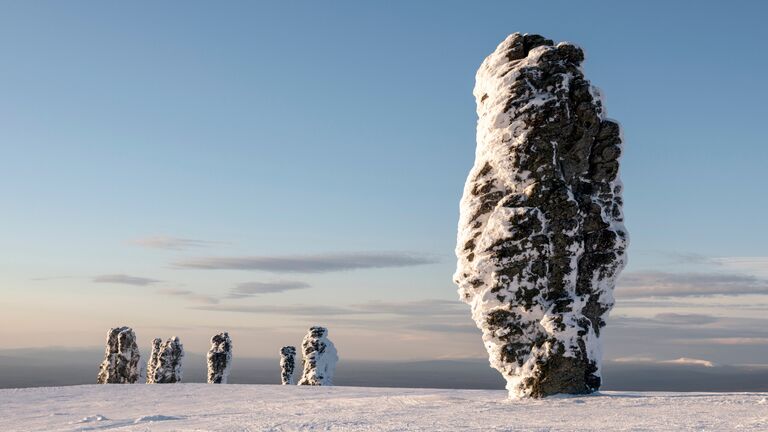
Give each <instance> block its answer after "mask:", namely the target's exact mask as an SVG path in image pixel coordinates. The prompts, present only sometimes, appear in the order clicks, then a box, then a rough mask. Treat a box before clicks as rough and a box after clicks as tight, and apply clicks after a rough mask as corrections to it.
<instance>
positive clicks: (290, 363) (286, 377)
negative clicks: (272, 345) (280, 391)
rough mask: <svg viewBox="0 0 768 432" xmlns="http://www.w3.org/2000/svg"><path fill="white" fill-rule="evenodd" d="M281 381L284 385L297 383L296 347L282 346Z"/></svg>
mask: <svg viewBox="0 0 768 432" xmlns="http://www.w3.org/2000/svg"><path fill="white" fill-rule="evenodd" d="M280 382H282V383H283V385H294V384H296V347H295V346H284V347H282V348H280Z"/></svg>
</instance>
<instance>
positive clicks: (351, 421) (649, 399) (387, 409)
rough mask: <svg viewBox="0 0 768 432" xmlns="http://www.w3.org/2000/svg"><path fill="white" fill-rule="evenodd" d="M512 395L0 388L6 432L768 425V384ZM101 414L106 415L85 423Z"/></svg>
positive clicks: (746, 431) (590, 430)
mask: <svg viewBox="0 0 768 432" xmlns="http://www.w3.org/2000/svg"><path fill="white" fill-rule="evenodd" d="M504 395H505V392H504V391H503V390H452V389H403V388H365V387H295V386H279V385H226V386H211V385H207V384H189V383H185V384H178V385H172V386H162V385H136V386H103V385H102V386H99V385H87V386H66V387H51V388H44V387H43V388H25V389H0V413H2V415H0V431H3V432H17V431H24V432H26V431H46V432H64V431H67V432H69V431H83V430H107V431H113V430H114V431H121V432H122V431H131V432H132V431H137V432H138V431H147V430H151V431H152V432H165V431H216V432H219V431H245V430H251V431H362V430H365V431H441V432H454V431H460V432H470V431H483V432H486V431H513V430H514V431H549V432H561V431H568V432H594V431H617V432H630V431H648V432H656V431H676V432H678V431H734V430H738V431H741V432H758V431H760V432H765V431H766V430H768V411H767V409H768V406H766V405H764V404H760V401H761V400H764V399H765V398H766V397H768V394H766V393H752V392H750V393H642V392H600V393H598V394H594V395H589V396H568V397H555V398H550V399H547V400H545V401H542V400H537V399H520V400H514V401H510V400H505V399H504ZM50 413H62V415H56V416H51V415H49V414H50ZM94 413H99V414H100V416H101V417H103V419H102V420H98V421H97V420H92V421H93V422H92V423H78V421H79V420H80V419H83V418H84V417H86V416H92V415H93V414H94ZM576 413H578V414H576ZM170 418H173V420H171V419H170ZM165 420H169V421H165Z"/></svg>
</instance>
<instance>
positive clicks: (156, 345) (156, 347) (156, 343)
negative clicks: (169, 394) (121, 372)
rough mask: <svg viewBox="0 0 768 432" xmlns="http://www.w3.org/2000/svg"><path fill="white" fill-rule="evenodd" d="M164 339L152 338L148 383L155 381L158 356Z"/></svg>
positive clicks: (148, 362)
mask: <svg viewBox="0 0 768 432" xmlns="http://www.w3.org/2000/svg"><path fill="white" fill-rule="evenodd" d="M162 343H163V340H162V339H160V338H154V339H152V350H151V351H150V353H149V360H147V384H154V383H155V369H156V368H157V363H158V360H157V358H158V356H159V355H160V345H161V344H162Z"/></svg>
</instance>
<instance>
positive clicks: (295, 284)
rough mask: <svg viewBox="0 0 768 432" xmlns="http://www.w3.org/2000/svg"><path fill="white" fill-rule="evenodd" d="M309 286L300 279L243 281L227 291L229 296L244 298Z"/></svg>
mask: <svg viewBox="0 0 768 432" xmlns="http://www.w3.org/2000/svg"><path fill="white" fill-rule="evenodd" d="M306 288H309V284H308V283H306V282H300V281H277V282H243V283H240V284H237V285H236V286H235V287H234V288H232V290H231V291H230V292H229V298H246V297H253V296H255V295H259V294H271V293H281V292H285V291H293V290H299V289H306Z"/></svg>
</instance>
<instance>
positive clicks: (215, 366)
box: [208, 332, 232, 384]
mask: <svg viewBox="0 0 768 432" xmlns="http://www.w3.org/2000/svg"><path fill="white" fill-rule="evenodd" d="M231 367H232V340H231V339H230V338H229V333H227V332H224V333H219V334H217V335H215V336H214V337H212V338H211V349H210V350H209V351H208V384H226V383H227V379H229V370H230V368H231Z"/></svg>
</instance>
